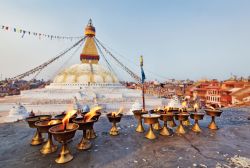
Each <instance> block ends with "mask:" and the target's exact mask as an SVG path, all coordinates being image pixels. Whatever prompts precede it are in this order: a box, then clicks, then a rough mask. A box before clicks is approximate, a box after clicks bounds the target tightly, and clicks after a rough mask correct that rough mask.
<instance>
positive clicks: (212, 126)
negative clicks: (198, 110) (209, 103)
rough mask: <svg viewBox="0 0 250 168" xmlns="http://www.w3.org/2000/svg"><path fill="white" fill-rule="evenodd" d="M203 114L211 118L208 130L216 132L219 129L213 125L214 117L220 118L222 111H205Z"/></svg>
mask: <svg viewBox="0 0 250 168" xmlns="http://www.w3.org/2000/svg"><path fill="white" fill-rule="evenodd" d="M205 112H206V114H207V115H209V116H211V122H210V124H209V125H208V128H209V129H211V130H218V129H219V127H218V126H217V125H216V123H215V117H220V115H221V114H222V112H223V111H222V110H218V109H208V108H207V109H205Z"/></svg>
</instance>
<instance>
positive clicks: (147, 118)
mask: <svg viewBox="0 0 250 168" xmlns="http://www.w3.org/2000/svg"><path fill="white" fill-rule="evenodd" d="M142 118H143V119H144V123H146V124H149V130H148V132H147V133H146V135H145V137H146V138H148V139H156V136H155V134H154V132H153V124H155V123H157V122H158V119H159V118H160V115H159V114H143V115H142Z"/></svg>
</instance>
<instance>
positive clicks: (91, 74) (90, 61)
mask: <svg viewBox="0 0 250 168" xmlns="http://www.w3.org/2000/svg"><path fill="white" fill-rule="evenodd" d="M84 34H85V36H86V38H85V43H84V46H83V50H82V53H81V55H80V60H81V63H80V64H75V65H72V66H71V67H69V68H66V69H64V70H63V71H62V72H60V73H59V74H58V75H57V76H56V77H55V79H54V81H53V83H52V85H53V86H60V87H61V86H63V85H65V86H67V87H69V86H90V85H92V86H98V85H100V86H115V85H116V84H117V85H119V81H118V79H117V77H116V76H115V75H114V74H113V73H112V72H110V71H108V70H107V69H106V68H104V67H103V66H102V65H100V64H99V60H100V57H99V54H98V51H97V47H96V43H95V39H94V37H95V34H96V31H95V27H94V26H93V24H92V21H91V19H90V20H89V23H88V24H87V26H86V28H85V30H84Z"/></svg>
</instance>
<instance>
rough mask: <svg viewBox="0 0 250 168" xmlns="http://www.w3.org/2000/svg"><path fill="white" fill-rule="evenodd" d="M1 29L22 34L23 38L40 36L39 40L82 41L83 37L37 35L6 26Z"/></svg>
mask: <svg viewBox="0 0 250 168" xmlns="http://www.w3.org/2000/svg"><path fill="white" fill-rule="evenodd" d="M1 28H2V30H5V31H13V32H15V33H20V34H22V36H21V37H22V38H23V37H24V36H25V34H28V35H33V36H35V37H37V36H38V39H39V40H41V39H42V38H43V37H44V39H45V38H48V39H51V40H53V39H63V40H71V41H72V40H73V39H80V38H82V36H78V37H73V36H72V37H69V36H58V35H49V34H45V33H37V32H32V31H27V30H23V29H18V28H15V27H9V26H5V25H1Z"/></svg>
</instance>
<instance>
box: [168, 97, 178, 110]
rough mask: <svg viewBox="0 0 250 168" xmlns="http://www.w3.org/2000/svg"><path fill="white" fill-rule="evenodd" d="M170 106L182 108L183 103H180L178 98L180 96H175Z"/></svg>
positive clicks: (169, 103)
mask: <svg viewBox="0 0 250 168" xmlns="http://www.w3.org/2000/svg"><path fill="white" fill-rule="evenodd" d="M168 106H169V107H175V108H181V103H180V100H179V99H178V97H177V96H173V98H172V99H170V100H169V102H168Z"/></svg>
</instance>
